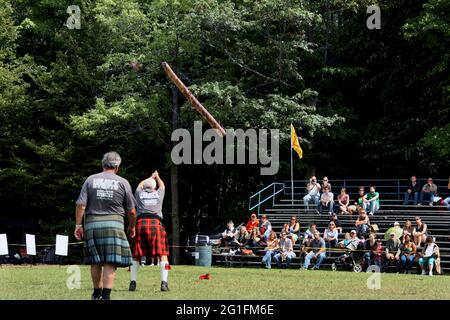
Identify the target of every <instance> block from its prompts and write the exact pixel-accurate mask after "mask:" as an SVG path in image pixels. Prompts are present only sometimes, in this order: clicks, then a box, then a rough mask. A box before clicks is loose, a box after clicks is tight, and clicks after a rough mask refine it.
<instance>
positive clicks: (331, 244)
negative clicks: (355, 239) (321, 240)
mask: <svg viewBox="0 0 450 320" xmlns="http://www.w3.org/2000/svg"><path fill="white" fill-rule="evenodd" d="M337 244H338V242H337V240H332V241H325V248H327V249H328V250H327V256H328V257H330V256H331V250H329V249H331V248H336V246H337Z"/></svg>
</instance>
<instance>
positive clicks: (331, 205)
mask: <svg viewBox="0 0 450 320" xmlns="http://www.w3.org/2000/svg"><path fill="white" fill-rule="evenodd" d="M333 207H334V201H330V202H328V205H323V204H322V202H321V201H319V205H318V206H317V210H319V213H322V210H323V208H325V209H327V212H333Z"/></svg>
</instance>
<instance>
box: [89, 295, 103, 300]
mask: <svg viewBox="0 0 450 320" xmlns="http://www.w3.org/2000/svg"><path fill="white" fill-rule="evenodd" d="M91 300H102V296H98V297H96V296H94V295H92V296H91Z"/></svg>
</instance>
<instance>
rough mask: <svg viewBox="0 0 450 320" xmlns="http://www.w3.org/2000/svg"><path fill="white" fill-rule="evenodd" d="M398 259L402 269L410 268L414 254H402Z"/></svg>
mask: <svg viewBox="0 0 450 320" xmlns="http://www.w3.org/2000/svg"><path fill="white" fill-rule="evenodd" d="M400 261H401V262H402V268H403V270H410V269H411V267H412V266H413V265H414V255H410V256H406V255H402V256H401V257H400Z"/></svg>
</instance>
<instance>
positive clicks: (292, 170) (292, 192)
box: [290, 124, 294, 206]
mask: <svg viewBox="0 0 450 320" xmlns="http://www.w3.org/2000/svg"><path fill="white" fill-rule="evenodd" d="M290 136H291V205H292V206H293V205H294V168H293V166H292V124H291V134H290Z"/></svg>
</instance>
